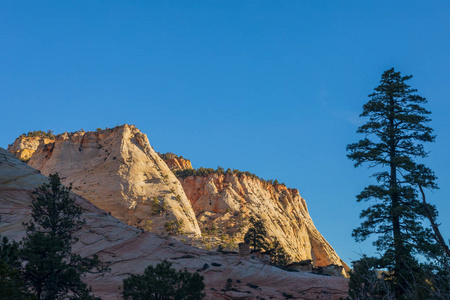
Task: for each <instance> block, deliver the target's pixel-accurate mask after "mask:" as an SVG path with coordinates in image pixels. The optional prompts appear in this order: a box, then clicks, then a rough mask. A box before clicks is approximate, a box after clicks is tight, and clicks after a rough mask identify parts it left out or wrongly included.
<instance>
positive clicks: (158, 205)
mask: <svg viewBox="0 0 450 300" xmlns="http://www.w3.org/2000/svg"><path fill="white" fill-rule="evenodd" d="M151 206H152V215H161V214H162V213H163V212H165V211H166V210H167V203H166V201H164V199H163V200H162V201H160V200H159V199H158V197H156V196H155V197H153V198H152V200H151Z"/></svg>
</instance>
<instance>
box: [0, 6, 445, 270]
mask: <svg viewBox="0 0 450 300" xmlns="http://www.w3.org/2000/svg"><path fill="white" fill-rule="evenodd" d="M449 33H450V2H449V1H306V0H305V1H242V0H239V1H6V0H3V1H0V101H1V102H0V103H1V112H2V114H1V118H0V125H1V128H2V130H1V131H0V146H1V147H6V146H7V145H8V144H9V143H12V142H13V140H14V139H15V138H16V137H17V136H18V135H20V134H21V133H23V132H28V131H31V130H39V129H41V130H47V129H52V130H54V131H55V132H56V133H61V132H64V131H75V130H78V129H81V128H83V129H85V130H95V129H96V128H97V127H102V128H104V127H113V126H115V125H118V124H123V123H128V124H134V125H136V126H137V127H138V128H140V129H141V130H142V131H143V132H144V133H146V134H147V135H148V137H149V139H150V143H151V144H152V146H153V147H154V148H155V150H157V151H159V152H168V151H171V152H174V153H177V154H180V155H183V156H185V157H187V158H190V159H191V160H192V163H193V165H194V167H200V166H204V167H217V166H218V165H220V166H222V167H224V168H228V167H230V168H236V169H240V170H247V171H250V172H252V173H255V174H257V175H259V176H260V177H263V178H266V179H269V178H277V179H278V180H280V181H281V182H285V183H286V184H287V185H288V186H289V187H295V188H298V189H299V190H300V194H301V195H302V196H303V197H305V198H306V200H307V203H308V206H309V209H310V213H311V216H312V218H313V220H314V222H315V224H316V226H317V227H318V229H319V230H320V232H322V234H323V235H324V236H325V237H326V239H327V240H328V241H329V242H330V243H331V245H332V246H333V247H334V248H335V249H336V250H337V252H338V254H340V255H341V257H342V258H343V259H344V260H345V261H347V262H350V261H351V260H352V259H357V258H358V254H357V253H361V252H366V253H369V254H370V253H373V247H372V246H371V244H370V243H364V244H357V243H355V242H354V240H353V239H352V237H351V231H352V229H353V228H355V227H357V226H358V224H359V223H360V220H359V213H360V211H361V209H362V208H363V207H364V204H358V203H356V201H355V195H356V194H358V193H359V191H361V190H362V189H363V187H364V186H366V185H368V184H369V183H371V182H372V181H371V179H369V178H368V175H369V174H370V172H369V171H368V170H366V169H365V168H358V169H354V168H353V164H352V162H351V161H349V160H348V159H347V158H346V151H345V146H346V145H347V144H349V143H352V142H355V141H357V140H358V139H359V138H360V137H359V136H357V134H356V129H357V126H358V125H359V124H361V120H360V119H359V118H358V115H359V113H360V112H361V108H362V105H363V104H364V103H365V102H366V101H367V100H368V98H367V95H368V94H369V93H371V91H372V90H373V88H374V87H375V86H377V85H378V82H379V79H380V76H381V73H382V72H383V71H384V70H386V69H388V68H390V67H395V68H396V69H397V70H399V71H401V72H402V73H404V74H405V75H406V74H412V75H414V78H413V79H412V80H411V81H410V83H411V84H412V85H413V87H416V88H418V89H419V94H420V95H422V96H424V97H426V98H427V99H428V100H429V104H428V105H427V108H428V109H429V110H431V111H432V113H433V114H432V119H433V122H432V123H431V124H430V125H431V126H432V127H433V128H435V133H436V134H437V136H438V137H437V141H436V143H434V144H433V145H430V146H428V148H427V149H428V150H429V151H430V157H429V158H428V159H427V160H426V163H427V164H428V165H429V166H430V167H431V168H432V169H433V170H434V171H435V172H436V174H437V176H438V177H439V181H438V183H439V184H440V187H441V189H440V190H439V191H436V192H434V193H431V194H429V200H430V201H431V202H433V203H435V204H437V205H438V207H439V210H440V211H441V217H440V220H441V222H442V223H443V226H442V229H443V231H444V233H445V236H446V238H450V221H449V220H448V219H449V216H450V202H449V200H450V172H449V167H450V164H449V155H448V149H449V147H450V131H449V130H448V129H449V128H450V118H449V108H450V102H449V100H448V90H447V89H448V87H449V86H450V84H449V83H450V55H449V53H450V34H449Z"/></svg>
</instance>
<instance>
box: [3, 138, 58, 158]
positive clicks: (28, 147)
mask: <svg viewBox="0 0 450 300" xmlns="http://www.w3.org/2000/svg"><path fill="white" fill-rule="evenodd" d="M53 142H54V139H49V138H45V137H26V136H21V137H19V138H17V139H16V140H15V141H14V143H13V144H11V145H9V146H8V151H10V152H11V153H13V154H14V155H15V156H16V157H17V158H18V159H20V160H22V161H28V160H29V159H30V158H31V156H33V153H34V151H36V149H37V148H38V147H39V145H40V144H44V145H45V144H50V143H53Z"/></svg>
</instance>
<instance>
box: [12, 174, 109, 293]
mask: <svg viewBox="0 0 450 300" xmlns="http://www.w3.org/2000/svg"><path fill="white" fill-rule="evenodd" d="M70 189H71V188H70V187H69V188H67V187H64V186H63V185H62V184H61V182H60V179H59V176H58V174H50V175H49V183H46V184H44V185H42V186H40V187H39V188H37V189H36V191H35V192H34V193H35V194H36V197H35V199H33V201H32V204H31V208H32V214H31V217H32V218H31V220H30V221H29V222H28V223H24V226H25V227H26V230H27V236H26V237H25V239H24V241H23V246H22V249H21V250H20V257H21V260H22V261H23V262H24V267H23V271H22V272H23V278H24V280H25V282H26V285H27V287H28V290H30V291H32V292H33V294H34V295H35V297H36V298H37V299H38V300H40V299H62V298H64V299H67V298H68V299H95V297H93V296H92V295H90V288H89V287H88V286H87V285H86V283H84V282H83V281H82V280H81V275H82V274H84V273H86V272H90V271H92V270H95V269H96V270H97V271H104V270H105V269H104V268H103V267H101V264H100V261H99V260H98V258H97V257H93V258H86V257H81V256H80V255H77V254H74V253H72V245H73V243H75V242H76V240H77V239H76V238H75V237H74V235H73V234H74V233H75V232H76V231H77V230H79V229H80V228H81V226H82V225H83V224H84V220H82V219H81V214H82V210H81V207H80V206H78V205H77V204H76V203H75V199H74V198H73V197H71V196H70V194H69V193H70Z"/></svg>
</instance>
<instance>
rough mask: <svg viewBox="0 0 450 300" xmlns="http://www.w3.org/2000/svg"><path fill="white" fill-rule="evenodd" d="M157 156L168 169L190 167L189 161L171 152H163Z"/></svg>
mask: <svg viewBox="0 0 450 300" xmlns="http://www.w3.org/2000/svg"><path fill="white" fill-rule="evenodd" d="M158 154H159V156H160V157H161V158H162V159H163V160H164V162H165V163H166V164H167V166H168V167H169V169H170V170H172V171H182V170H189V169H192V165H191V161H190V160H188V159H185V158H183V157H182V156H178V155H176V154H173V153H170V152H169V153H164V154H160V153H158Z"/></svg>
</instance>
